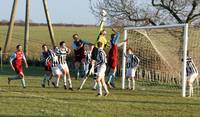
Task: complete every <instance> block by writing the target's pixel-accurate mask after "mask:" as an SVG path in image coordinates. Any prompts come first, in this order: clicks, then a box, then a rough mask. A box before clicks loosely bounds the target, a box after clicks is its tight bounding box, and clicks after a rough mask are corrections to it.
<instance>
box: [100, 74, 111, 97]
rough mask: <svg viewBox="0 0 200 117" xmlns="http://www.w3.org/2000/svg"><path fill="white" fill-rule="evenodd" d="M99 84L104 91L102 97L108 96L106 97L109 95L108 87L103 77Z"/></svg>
mask: <svg viewBox="0 0 200 117" xmlns="http://www.w3.org/2000/svg"><path fill="white" fill-rule="evenodd" d="M101 83H102V85H103V88H104V90H105V95H104V96H108V95H109V91H108V87H107V85H106V82H105V78H104V76H102V78H101Z"/></svg>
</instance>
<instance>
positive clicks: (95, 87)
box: [93, 80, 97, 89]
mask: <svg viewBox="0 0 200 117" xmlns="http://www.w3.org/2000/svg"><path fill="white" fill-rule="evenodd" d="M93 89H97V81H96V80H94V85H93Z"/></svg>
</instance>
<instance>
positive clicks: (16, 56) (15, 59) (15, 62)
mask: <svg viewBox="0 0 200 117" xmlns="http://www.w3.org/2000/svg"><path fill="white" fill-rule="evenodd" d="M16 49H17V50H16V52H14V53H13V54H12V56H11V57H10V65H11V67H12V69H13V71H16V72H17V75H16V76H12V77H8V84H10V81H11V80H21V83H22V86H23V88H26V84H25V79H24V72H23V67H22V64H23V61H24V63H25V64H26V68H28V64H27V61H26V57H25V55H24V53H23V50H22V46H21V45H17V46H16Z"/></svg>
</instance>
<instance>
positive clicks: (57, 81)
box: [56, 78, 60, 87]
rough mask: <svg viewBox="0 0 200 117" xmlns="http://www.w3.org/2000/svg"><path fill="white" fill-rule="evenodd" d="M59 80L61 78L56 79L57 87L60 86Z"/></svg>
mask: <svg viewBox="0 0 200 117" xmlns="http://www.w3.org/2000/svg"><path fill="white" fill-rule="evenodd" d="M59 82H60V78H57V80H56V86H57V87H58V86H59Z"/></svg>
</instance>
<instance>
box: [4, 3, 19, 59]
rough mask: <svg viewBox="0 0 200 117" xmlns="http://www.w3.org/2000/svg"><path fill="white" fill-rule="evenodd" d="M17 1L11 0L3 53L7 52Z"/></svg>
mask: <svg viewBox="0 0 200 117" xmlns="http://www.w3.org/2000/svg"><path fill="white" fill-rule="evenodd" d="M17 3H18V0H14V1H13V7H12V13H11V17H10V24H9V28H8V32H7V36H6V41H5V45H4V50H3V53H7V49H8V47H9V45H10V41H11V36H12V32H13V27H14V23H15V16H16V13H17ZM4 55H6V54H4ZM5 57H6V56H5Z"/></svg>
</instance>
